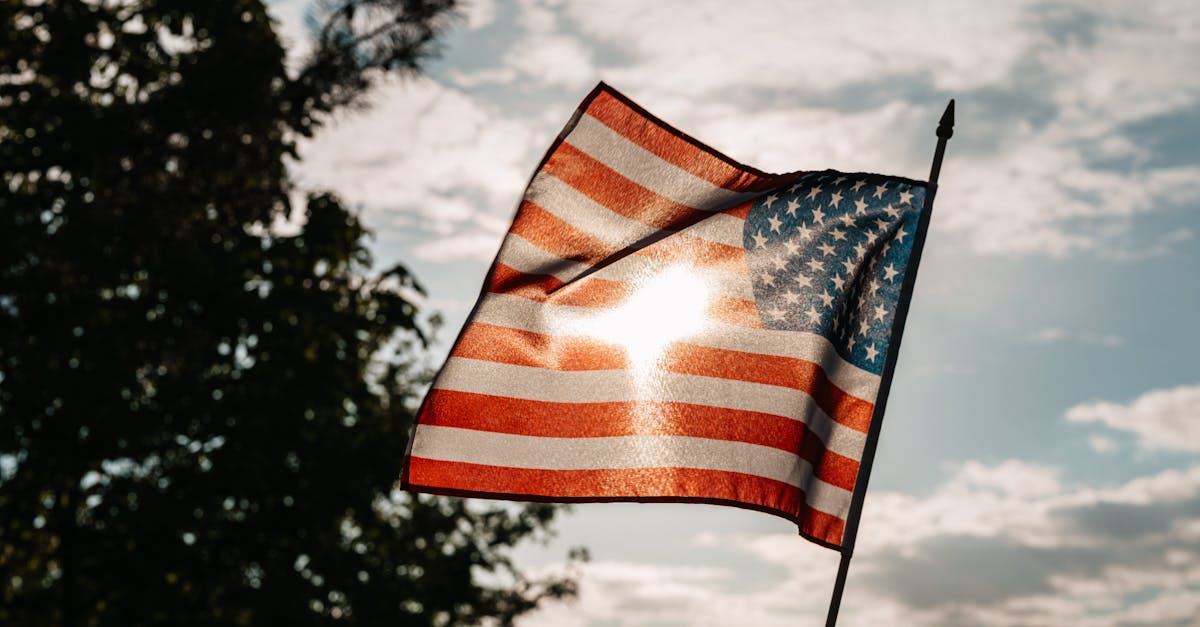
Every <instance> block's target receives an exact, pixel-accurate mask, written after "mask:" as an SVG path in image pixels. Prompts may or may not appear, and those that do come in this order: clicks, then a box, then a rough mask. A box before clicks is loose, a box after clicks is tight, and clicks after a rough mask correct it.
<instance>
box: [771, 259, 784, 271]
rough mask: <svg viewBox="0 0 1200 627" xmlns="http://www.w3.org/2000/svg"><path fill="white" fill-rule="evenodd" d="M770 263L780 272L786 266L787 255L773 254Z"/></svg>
mask: <svg viewBox="0 0 1200 627" xmlns="http://www.w3.org/2000/svg"><path fill="white" fill-rule="evenodd" d="M771 263H772V264H773V265H774V266H775V269H776V270H779V271H780V272H782V271H784V270H785V269H786V268H787V257H785V256H783V255H773V256H772V257H771Z"/></svg>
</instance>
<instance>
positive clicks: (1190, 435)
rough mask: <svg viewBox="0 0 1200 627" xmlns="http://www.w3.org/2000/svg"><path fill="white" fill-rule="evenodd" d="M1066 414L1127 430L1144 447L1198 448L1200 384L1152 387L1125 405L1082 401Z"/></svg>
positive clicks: (1199, 446) (1078, 419) (1081, 420)
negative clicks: (1163, 387) (1164, 387)
mask: <svg viewBox="0 0 1200 627" xmlns="http://www.w3.org/2000/svg"><path fill="white" fill-rule="evenodd" d="M1066 418H1067V420H1069V421H1071V422H1083V423H1100V424H1102V425H1104V426H1106V427H1108V428H1110V429H1115V430H1118V431H1128V432H1130V433H1132V434H1134V435H1135V436H1137V438H1138V445H1139V446H1140V447H1141V448H1143V449H1145V450H1149V451H1155V450H1162V451H1189V452H1200V385H1183V386H1179V387H1176V388H1170V389H1163V390H1152V391H1150V392H1147V393H1145V394H1143V395H1141V396H1139V397H1138V398H1137V399H1135V400H1134V401H1133V402H1131V403H1129V404H1128V405H1121V404H1118V403H1111V402H1105V401H1098V402H1093V403H1084V404H1081V405H1076V406H1074V407H1072V408H1070V409H1069V410H1067V413H1066Z"/></svg>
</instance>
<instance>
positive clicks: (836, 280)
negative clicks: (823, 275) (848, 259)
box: [829, 274, 846, 290]
mask: <svg viewBox="0 0 1200 627" xmlns="http://www.w3.org/2000/svg"><path fill="white" fill-rule="evenodd" d="M829 280H830V281H833V286H834V287H836V288H837V289H839V290H840V289H842V286H843V285H845V284H846V279H843V278H842V275H840V274H835V275H833V278H831V279H829Z"/></svg>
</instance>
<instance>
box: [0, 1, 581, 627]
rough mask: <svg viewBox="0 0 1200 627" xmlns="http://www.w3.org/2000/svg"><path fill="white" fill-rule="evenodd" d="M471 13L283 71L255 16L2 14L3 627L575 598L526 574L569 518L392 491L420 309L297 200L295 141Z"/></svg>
mask: <svg viewBox="0 0 1200 627" xmlns="http://www.w3.org/2000/svg"><path fill="white" fill-rule="evenodd" d="M452 8H453V7H452V1H451V0H358V1H347V2H343V3H339V4H336V5H324V6H323V7H322V10H321V11H320V12H319V13H318V15H319V16H320V21H318V22H315V27H314V35H315V42H314V46H313V52H312V54H311V55H310V56H309V58H308V59H307V61H306V62H305V63H304V64H303V66H302V67H300V68H299V69H298V70H297V71H296V72H293V73H291V74H289V72H288V71H287V68H286V64H285V54H284V52H285V51H284V50H283V48H282V46H281V44H280V41H279V38H278V37H277V35H276V33H275V30H274V28H275V25H274V24H273V22H272V20H271V18H270V16H269V15H268V13H267V11H266V8H265V7H264V6H263V3H262V2H259V1H254V0H231V1H222V2H177V1H173V0H141V1H116V0H113V1H109V0H93V1H91V2H79V1H68V0H61V1H55V0H47V1H45V2H34V1H32V0H28V1H24V2H22V1H19V0H8V1H6V2H4V3H3V5H2V8H0V12H2V14H0V23H2V24H3V27H2V30H0V37H2V38H3V41H0V171H2V173H3V186H2V189H0V328H2V329H3V331H2V333H0V582H2V586H3V588H2V590H3V599H2V601H0V624H4V625H18V626H19V625H70V626H74V625H119V626H128V625H146V624H171V625H275V624H279V625H319V624H346V625H353V624H362V625H384V624H433V625H443V624H471V623H476V622H479V621H481V620H483V619H487V618H489V617H490V618H491V619H494V620H497V621H499V622H502V623H507V622H510V621H511V619H512V618H513V617H515V616H517V615H520V614H522V613H524V612H526V611H528V610H530V609H532V608H533V607H535V606H536V605H537V604H538V603H539V602H541V601H543V600H546V599H554V598H561V597H565V596H569V595H571V594H572V593H573V592H574V587H573V583H572V581H571V580H570V579H569V578H550V579H543V580H536V581H535V580H529V579H527V578H525V577H524V576H523V575H522V574H521V573H519V572H517V571H516V570H515V569H514V567H513V565H512V563H511V560H510V550H511V547H512V546H513V544H514V543H516V542H518V541H521V540H523V539H526V538H537V537H541V536H542V535H544V534H545V533H547V532H548V525H549V523H550V522H551V520H552V518H553V516H554V513H555V510H554V509H553V508H552V507H549V506H542V505H529V506H522V507H515V506H514V507H491V508H484V507H483V506H481V505H478V504H475V505H469V504H467V503H464V502H463V501H460V500H454V499H446V498H432V497H430V498H425V497H422V498H413V497H410V496H408V495H405V494H400V493H397V492H395V491H394V490H393V485H394V481H395V480H396V478H397V477H398V473H399V470H400V464H401V462H402V457H403V453H404V450H405V445H406V438H407V432H408V429H409V427H410V425H411V421H412V417H413V405H414V390H415V389H417V388H418V387H419V385H420V384H421V382H422V380H423V379H422V376H423V374H422V372H421V368H420V364H419V357H418V356H419V354H420V349H421V347H422V346H423V344H424V342H425V341H426V337H427V334H428V332H429V331H430V328H431V324H430V320H429V319H428V318H427V317H425V316H424V314H422V313H421V311H420V310H419V307H418V304H419V302H420V298H419V293H420V287H419V286H418V284H417V283H416V281H415V280H414V279H413V277H412V276H411V275H409V273H408V272H407V271H406V270H405V269H404V268H403V267H399V266H398V267H395V268H391V269H389V270H387V271H385V272H382V273H381V274H378V275H372V274H371V273H372V260H371V257H370V254H369V251H368V249H367V247H366V238H367V237H368V232H367V230H366V229H365V228H364V227H363V225H362V224H361V223H360V222H359V221H358V219H357V218H356V216H355V214H354V213H353V212H351V211H349V210H348V209H347V208H346V207H345V206H343V205H342V204H341V202H339V200H338V199H337V198H336V197H335V196H333V195H330V194H315V195H310V196H308V197H307V198H306V199H305V201H304V202H303V203H299V202H297V204H299V205H301V206H297V207H293V202H292V201H291V200H290V199H289V198H290V193H291V192H292V187H291V184H290V182H289V179H288V173H287V167H286V160H287V159H288V158H294V157H295V152H294V147H295V142H296V141H297V138H299V137H302V136H308V135H311V134H312V133H314V132H315V131H316V130H317V129H319V127H320V126H321V124H322V122H323V121H324V120H326V119H327V118H328V116H329V114H331V113H332V112H334V111H336V110H338V109H340V108H344V107H347V106H355V105H357V104H359V103H360V102H361V99H362V96H363V95H364V94H365V93H366V92H367V91H368V90H369V89H370V87H371V85H372V83H373V82H374V81H376V80H378V78H379V77H380V76H382V75H383V74H384V73H386V72H389V71H399V72H413V71H416V70H417V69H418V68H419V64H420V62H421V61H422V60H423V59H425V58H426V57H428V56H429V55H430V54H432V53H433V52H435V47H434V46H435V43H436V39H437V35H438V34H439V33H440V32H441V30H443V29H444V28H445V27H446V25H447V23H448V20H449V19H450V17H451V14H452ZM414 149H417V148H416V147H414ZM293 210H296V212H297V213H302V214H303V217H304V219H303V220H301V221H300V222H302V223H303V226H301V227H300V228H299V229H298V232H296V233H294V234H290V235H284V234H282V233H281V232H280V231H279V230H278V229H276V228H274V227H273V225H274V224H276V223H277V222H278V221H279V220H280V219H281V218H286V217H288V216H291V215H292V213H293ZM488 573H492V575H491V576H489V575H488Z"/></svg>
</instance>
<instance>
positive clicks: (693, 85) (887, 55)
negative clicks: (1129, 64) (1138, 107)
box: [566, 0, 1031, 98]
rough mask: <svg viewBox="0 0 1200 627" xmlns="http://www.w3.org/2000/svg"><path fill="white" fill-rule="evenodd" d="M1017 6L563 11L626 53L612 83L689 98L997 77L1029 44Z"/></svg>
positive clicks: (668, 5)
mask: <svg viewBox="0 0 1200 627" xmlns="http://www.w3.org/2000/svg"><path fill="white" fill-rule="evenodd" d="M1023 5H1024V3H1016V2H1009V3H991V4H988V5H986V6H982V7H980V6H966V5H963V4H962V3H957V2H952V1H943V2H939V3H936V5H934V6H925V5H923V6H922V8H921V10H914V9H913V8H911V7H907V6H903V5H899V4H896V3H886V2H878V3H873V4H871V5H870V6H865V5H859V6H854V7H848V6H832V5H829V6H821V5H807V4H801V3H767V2H746V3H741V4H739V5H738V7H737V10H736V11H732V10H730V7H729V4H728V3H727V2H721V1H720V0H703V1H689V2H655V3H652V4H647V3H644V2H636V1H633V0H629V1H624V2H605V3H595V2H588V1H586V0H578V1H575V2H570V3H568V5H567V9H566V11H567V13H568V15H570V17H571V18H572V20H573V23H574V25H575V26H576V27H578V28H579V29H580V30H581V31H582V32H583V33H585V34H586V35H588V36H590V37H593V38H595V39H597V40H599V41H601V42H604V43H606V44H608V45H611V46H614V47H616V48H619V49H621V50H623V51H626V52H627V53H628V54H629V55H631V56H632V57H633V61H632V62H631V63H629V64H623V65H618V66H614V67H611V68H610V69H609V73H610V75H611V76H612V77H613V79H614V81H616V82H618V83H619V84H624V85H629V86H631V87H636V88H638V89H642V88H654V89H658V90H661V91H663V92H668V93H674V94H681V95H686V96H691V97H714V96H724V95H727V94H728V93H729V92H728V91H727V90H738V89H752V88H756V87H758V88H768V89H772V90H774V89H778V88H780V87H781V86H786V87H787V88H788V89H789V91H791V92H793V93H795V94H797V95H798V96H799V97H800V98H803V97H804V95H806V94H820V93H826V92H828V91H830V90H833V89H837V88H839V87H843V86H846V85H850V84H854V83H861V82H873V81H875V80H878V79H880V78H884V77H893V76H904V77H908V78H912V79H926V80H929V81H932V82H933V83H934V84H936V85H937V86H938V87H940V88H944V89H970V88H975V87H980V86H984V85H988V84H991V83H994V82H996V81H999V80H1001V79H1003V78H1004V77H1006V76H1007V75H1008V74H1009V73H1010V72H1011V71H1012V68H1013V66H1014V64H1015V63H1016V62H1017V61H1018V60H1019V59H1020V54H1021V53H1022V51H1023V50H1024V49H1025V48H1026V47H1028V46H1029V45H1030V43H1031V42H1030V41H1029V39H1030V37H1031V36H1030V35H1029V34H1028V33H1029V32H1030V30H1029V29H1026V28H1022V27H1021V24H1020V20H1021V17H1022V15H1021V9H1022V6H1023ZM930 15H937V19H930Z"/></svg>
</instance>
